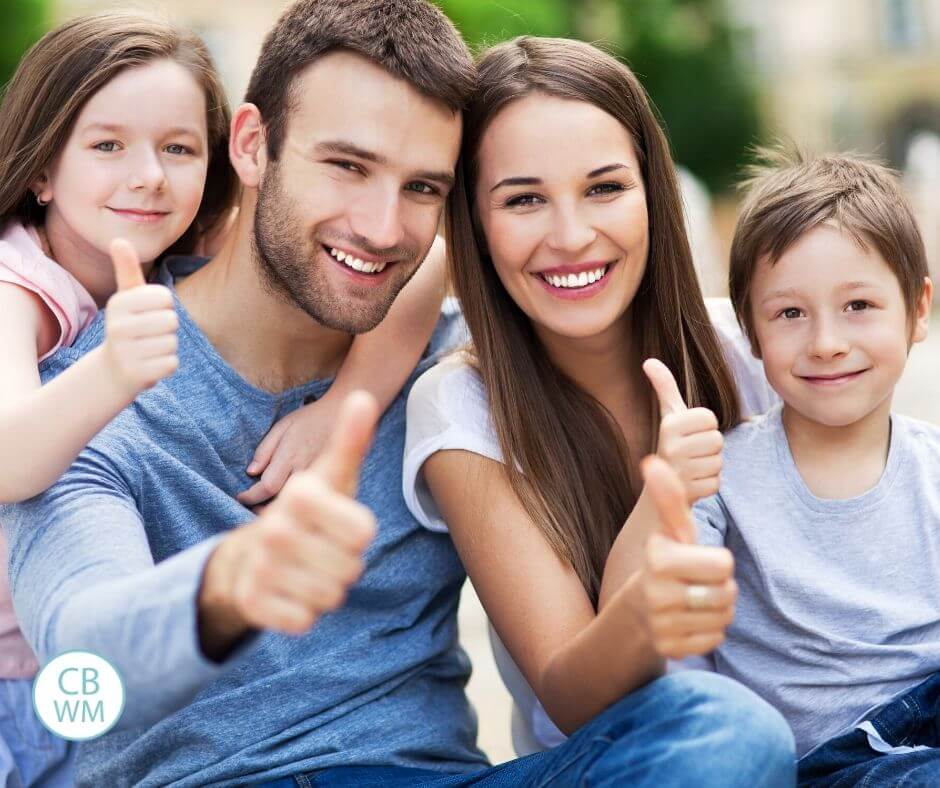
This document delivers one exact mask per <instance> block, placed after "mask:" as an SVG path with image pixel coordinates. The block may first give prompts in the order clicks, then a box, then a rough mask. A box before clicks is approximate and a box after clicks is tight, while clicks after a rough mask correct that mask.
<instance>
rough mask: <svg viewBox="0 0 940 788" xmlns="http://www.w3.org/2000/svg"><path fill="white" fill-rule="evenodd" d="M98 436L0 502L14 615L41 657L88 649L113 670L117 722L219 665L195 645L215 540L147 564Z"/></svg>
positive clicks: (124, 469) (135, 515)
mask: <svg viewBox="0 0 940 788" xmlns="http://www.w3.org/2000/svg"><path fill="white" fill-rule="evenodd" d="M122 454H125V452H124V450H123V448H122V446H121V445H120V444H119V443H118V442H116V441H108V440H107V437H106V435H105V436H102V435H99V436H98V438H96V440H95V441H94V442H93V445H92V446H91V447H89V448H86V449H85V450H84V451H83V452H82V453H81V454H80V455H79V457H78V458H77V459H76V460H75V462H74V463H73V464H72V466H71V467H70V468H69V469H68V470H67V471H66V473H65V474H64V475H63V477H62V478H61V479H60V480H59V481H58V482H56V484H54V485H53V486H52V487H51V488H49V489H48V490H47V491H46V492H44V493H42V494H41V495H38V496H36V497H35V498H31V499H29V500H27V501H25V502H22V503H19V504H14V505H10V506H5V507H0V523H2V525H3V529H4V532H5V534H6V537H7V539H8V541H9V549H10V567H9V572H10V585H11V589H12V592H13V600H14V606H15V608H16V612H17V617H18V619H19V622H20V626H21V628H22V630H23V633H24V635H25V636H26V639H27V640H28V641H29V643H30V644H31V645H32V647H33V648H34V650H35V651H36V653H37V655H38V657H39V660H40V662H41V663H46V662H48V661H49V660H51V659H52V658H54V657H55V656H57V655H58V654H61V653H63V652H66V651H70V650H83V651H92V652H94V653H97V654H99V655H100V656H102V657H104V658H105V659H107V660H108V661H109V662H111V664H112V665H114V667H115V668H116V669H117V670H118V672H119V674H120V675H121V677H122V679H123V681H124V685H125V690H126V703H125V709H124V713H123V715H122V718H121V720H120V722H119V727H120V728H127V727H137V726H140V725H146V724H150V723H152V722H154V721H156V720H158V719H161V718H163V717H165V716H166V715H167V714H169V713H171V712H172V711H174V710H175V709H177V708H180V707H181V706H183V705H185V704H186V703H188V702H190V701H191V699H192V697H193V696H194V695H195V694H196V692H198V690H199V689H200V688H201V687H202V686H203V685H204V684H205V683H206V682H208V681H209V680H211V679H213V678H214V677H216V676H217V675H218V674H219V673H221V672H222V670H223V669H227V668H228V667H229V666H230V664H231V662H232V659H237V658H238V656H240V654H241V652H239V653H238V654H233V656H232V658H231V659H230V660H227V661H226V663H225V664H224V668H223V666H222V665H220V664H216V663H213V662H211V661H209V660H207V659H206V658H205V657H204V656H203V654H202V652H201V649H200V646H199V641H198V628H197V624H196V600H197V595H198V589H199V584H200V582H201V577H202V571H203V568H204V566H205V563H206V561H207V560H208V558H209V555H210V553H211V552H212V549H213V548H214V546H215V543H216V542H217V538H216V539H212V540H208V541H206V542H202V543H200V544H197V545H195V546H194V547H192V548H190V549H188V550H184V551H183V552H181V553H178V554H176V555H174V556H173V557H171V558H169V559H167V560H166V561H163V562H161V563H160V564H157V565H154V561H153V557H152V553H151V551H150V547H149V543H148V541H147V536H146V532H145V530H144V526H143V522H142V520H141V516H140V514H139V512H138V509H137V505H136V501H135V495H134V488H135V482H134V479H133V471H131V470H128V469H131V468H133V467H134V465H133V464H131V463H129V462H127V460H126V459H125V460H124V461H119V460H117V459H112V458H117V457H120V456H121V455H122Z"/></svg>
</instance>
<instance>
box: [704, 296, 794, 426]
mask: <svg viewBox="0 0 940 788" xmlns="http://www.w3.org/2000/svg"><path fill="white" fill-rule="evenodd" d="M705 306H706V307H707V309H708V315H709V317H710V318H711V321H712V326H713V327H714V329H715V333H716V334H717V335H718V341H719V342H720V343H721V348H722V350H723V351H724V354H725V361H727V363H728V366H729V367H730V368H731V374H732V375H733V376H734V381H735V384H736V385H737V387H738V396H739V399H740V402H741V415H742V417H744V418H750V417H751V416H758V415H760V414H761V413H766V412H767V411H768V410H770V408H771V407H772V406H773V405H774V404H776V403H777V402H778V401H779V399H780V398H779V397H778V396H777V392H775V391H774V390H773V389H772V388H771V386H770V383H768V382H767V376H766V374H764V365H763V363H762V362H761V360H760V359H758V358H755V357H754V354H753V353H752V352H751V344H750V342H748V340H747V338H746V337H745V336H744V333H743V332H742V331H741V327H740V326H739V325H738V320H737V317H735V314H734V308H733V307H732V306H731V302H730V301H729V300H728V299H727V298H707V299H705Z"/></svg>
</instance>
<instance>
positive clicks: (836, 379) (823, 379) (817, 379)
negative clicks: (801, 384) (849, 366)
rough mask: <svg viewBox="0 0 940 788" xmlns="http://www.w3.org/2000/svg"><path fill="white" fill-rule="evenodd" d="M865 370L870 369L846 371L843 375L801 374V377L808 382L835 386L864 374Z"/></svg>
mask: <svg viewBox="0 0 940 788" xmlns="http://www.w3.org/2000/svg"><path fill="white" fill-rule="evenodd" d="M865 372H868V370H867V369H859V370H856V371H855V372H846V373H845V374H842V375H820V376H813V375H800V376H799V377H800V379H801V380H805V381H807V382H808V383H814V384H816V385H819V386H834V385H838V384H839V383H845V382H847V381H849V380H854V379H855V378H857V377H858V376H859V375H862V374H863V373H865Z"/></svg>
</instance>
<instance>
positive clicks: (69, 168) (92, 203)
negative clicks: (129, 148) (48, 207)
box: [52, 155, 120, 213]
mask: <svg viewBox="0 0 940 788" xmlns="http://www.w3.org/2000/svg"><path fill="white" fill-rule="evenodd" d="M113 169H114V168H112V167H108V166H106V165H104V164H102V163H101V162H93V161H89V160H88V159H87V158H86V157H83V156H81V155H74V156H67V157H63V159H62V161H61V162H60V163H59V164H58V165H57V166H56V168H55V170H54V172H53V173H52V193H53V199H54V200H56V201H57V202H58V203H59V208H60V210H63V209H64V211H66V212H71V213H74V212H79V211H83V210H87V209H94V208H98V207H100V206H102V205H104V204H105V203H106V202H107V200H108V198H109V197H110V196H111V195H112V194H113V193H114V191H115V189H116V188H117V186H118V184H119V182H120V179H119V178H118V177H117V176H116V175H115V173H114V172H113Z"/></svg>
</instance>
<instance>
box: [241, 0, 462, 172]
mask: <svg viewBox="0 0 940 788" xmlns="http://www.w3.org/2000/svg"><path fill="white" fill-rule="evenodd" d="M338 49H343V50H347V51H350V52H355V53H357V54H360V55H362V56H364V57H367V58H369V59H370V60H372V61H374V62H375V63H377V64H378V65H380V66H382V67H383V68H384V69H385V70H386V71H388V72H389V73H390V74H392V75H393V76H395V77H398V78H399V79H403V80H405V81H406V82H408V83H410V84H411V85H413V86H414V87H415V89H417V90H418V91H419V92H420V93H423V94H424V95H426V96H429V97H430V98H434V99H437V100H439V101H441V102H443V103H444V104H446V105H447V106H448V107H450V109H452V110H453V111H454V112H460V111H462V110H463V108H464V106H465V104H466V102H467V100H468V98H469V96H470V93H471V91H472V90H473V86H474V73H475V72H474V67H473V58H472V57H471V55H470V51H469V50H468V49H467V45H466V44H465V43H464V41H463V39H462V38H461V37H460V33H458V32H457V29H456V28H455V27H454V25H453V23H452V22H451V21H450V20H449V19H448V18H447V17H446V16H445V15H444V14H443V12H442V11H441V10H440V9H439V8H437V6H434V5H432V4H431V3H430V2H427V1H426V0H298V1H297V2H295V3H294V4H293V5H291V6H289V7H288V8H287V10H286V11H285V12H284V13H283V14H282V15H281V18H280V19H279V20H278V21H277V24H276V25H275V26H274V29H273V30H271V32H270V33H269V34H268V36H267V38H266V40H265V42H264V46H263V47H262V49H261V55H260V56H259V58H258V62H257V64H256V65H255V69H254V71H253V72H252V74H251V80H250V82H249V84H248V91H247V93H246V94H245V101H248V102H251V103H252V104H255V105H256V106H257V107H258V109H259V110H260V112H261V117H262V119H263V122H264V126H265V130H266V134H267V148H268V155H269V156H270V157H271V158H272V159H277V157H278V154H279V153H280V149H281V145H282V143H283V141H284V135H285V132H286V129H287V116H288V114H289V113H290V110H291V105H292V100H291V99H292V95H291V89H292V85H293V81H294V77H295V76H296V75H297V74H298V73H299V72H300V71H302V70H303V69H305V68H307V66H309V65H310V64H311V63H313V62H314V61H315V60H317V59H318V58H319V57H321V56H323V55H325V54H326V53H327V52H331V51H333V50H338ZM355 99H356V97H355V96H350V97H349V100H350V101H355ZM329 110H330V108H329V107H323V111H324V112H329Z"/></svg>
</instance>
